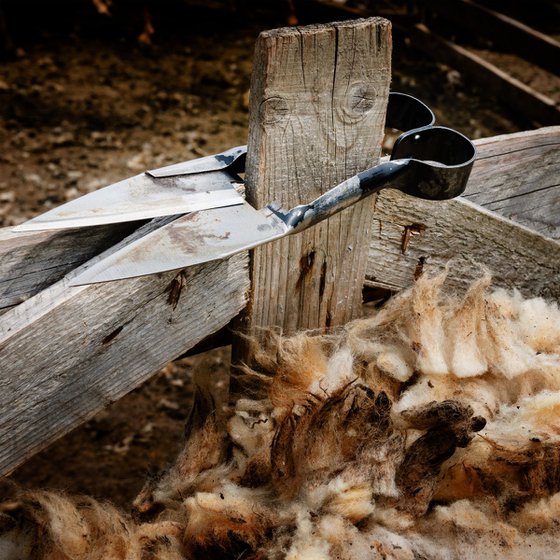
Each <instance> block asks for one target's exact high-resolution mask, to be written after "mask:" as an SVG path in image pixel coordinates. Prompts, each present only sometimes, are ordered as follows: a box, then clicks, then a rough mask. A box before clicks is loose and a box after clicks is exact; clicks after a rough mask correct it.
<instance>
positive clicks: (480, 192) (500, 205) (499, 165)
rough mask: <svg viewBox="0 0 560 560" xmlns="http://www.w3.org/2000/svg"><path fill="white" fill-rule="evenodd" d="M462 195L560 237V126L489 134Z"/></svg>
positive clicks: (481, 142) (479, 144)
mask: <svg viewBox="0 0 560 560" xmlns="http://www.w3.org/2000/svg"><path fill="white" fill-rule="evenodd" d="M475 144H476V147H477V152H478V154H477V159H476V163H475V165H474V169H473V172H472V175H471V178H470V180H469V183H468V185H467V190H466V191H465V193H464V195H463V197H464V198H466V199H468V200H470V201H471V202H475V203H476V204H479V205H481V206H484V207H485V208H486V209H488V210H492V211H494V212H496V213H497V214H499V215H500V216H503V217H504V218H510V219H511V220H513V221H514V222H516V223H519V224H522V225H525V226H527V227H529V228H530V229H532V230H533V231H536V232H538V233H541V234H542V235H544V236H546V237H549V238H551V239H559V240H560V126H550V127H546V128H540V129H537V130H530V131H524V132H516V133H514V134H503V135H501V136H493V137H491V138H484V139H481V140H477V141H476V142H475Z"/></svg>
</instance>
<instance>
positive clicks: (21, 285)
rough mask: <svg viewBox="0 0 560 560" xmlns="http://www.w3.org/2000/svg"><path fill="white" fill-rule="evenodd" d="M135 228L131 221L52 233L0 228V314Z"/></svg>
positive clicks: (135, 224)
mask: <svg viewBox="0 0 560 560" xmlns="http://www.w3.org/2000/svg"><path fill="white" fill-rule="evenodd" d="M138 227H139V223H138V222H134V223H128V224H118V225H109V226H99V227H91V228H79V229H72V230H64V231H56V232H53V231H41V232H30V233H14V232H13V231H12V230H11V228H2V229H0V313H2V312H3V311H6V310H7V309H9V308H10V307H13V306H14V305H17V304H19V303H21V302H22V301H25V300H26V299H28V298H30V297H31V296H33V295H35V294H36V293H38V292H40V291H41V290H43V289H44V288H47V287H48V286H50V285H51V284H54V283H55V282H57V281H58V280H60V279H61V278H62V277H63V276H64V275H65V274H66V273H67V272H69V271H71V270H73V269H74V268H76V267H78V266H80V265H81V264H83V263H85V262H86V261H88V260H89V259H91V258H93V257H94V256H95V255H98V254H99V253H101V252H102V251H104V250H106V249H108V248H109V247H111V246H112V245H115V243H118V242H119V241H121V240H122V239H124V238H125V237H126V236H127V235H130V234H131V233H132V232H133V231H134V230H135V229H137V228H138Z"/></svg>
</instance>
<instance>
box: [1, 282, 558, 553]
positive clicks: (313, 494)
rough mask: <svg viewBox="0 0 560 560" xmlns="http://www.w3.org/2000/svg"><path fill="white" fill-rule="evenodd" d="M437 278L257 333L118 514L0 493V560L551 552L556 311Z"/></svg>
mask: <svg viewBox="0 0 560 560" xmlns="http://www.w3.org/2000/svg"><path fill="white" fill-rule="evenodd" d="M444 284H445V275H437V276H433V277H430V276H428V275H424V276H422V277H421V278H420V279H419V280H418V281H417V282H416V284H415V285H414V286H413V288H411V289H410V290H408V291H406V292H403V293H401V294H400V295H398V296H396V297H395V298H393V299H392V300H391V301H389V302H388V303H387V304H386V305H385V306H384V307H383V308H382V309H381V310H380V311H379V312H377V313H376V314H375V315H373V316H372V317H369V318H366V319H362V320H358V321H354V322H352V323H349V324H348V325H347V326H346V327H345V328H344V329H342V330H341V331H339V332H336V333H333V334H330V335H328V336H326V335H313V334H310V333H301V334H298V335H296V336H294V337H291V338H283V337H280V336H277V335H275V334H274V333H269V336H268V337H267V340H266V341H265V343H264V344H263V346H262V347H261V348H260V350H257V351H256V353H255V360H254V363H252V364H251V367H249V366H247V367H244V368H242V369H243V374H244V378H243V380H244V382H245V384H246V387H247V391H246V392H245V394H244V397H243V398H239V399H238V400H237V402H236V403H235V404H234V405H233V406H231V407H222V406H217V405H216V403H215V402H214V400H213V398H212V397H211V396H210V394H209V393H208V391H207V390H206V389H199V390H198V391H197V394H196V397H195V403H194V406H193V410H192V412H191V415H190V418H189V422H188V426H187V439H186V443H185V446H184V449H183V451H182V453H181V454H180V455H179V457H178V459H177V462H176V464H175V465H173V466H171V467H170V468H169V469H168V470H167V471H165V472H163V473H161V474H160V475H159V476H158V477H155V478H153V479H151V480H149V481H148V482H147V483H146V485H145V487H144V489H143V490H142V492H141V493H140V495H139V496H138V497H137V499H136V500H135V502H134V506H135V510H136V513H137V516H136V517H135V519H134V520H133V519H132V518H131V517H129V516H127V515H124V514H123V513H121V512H119V511H117V510H116V509H114V508H112V507H111V506H109V505H107V504H99V503H97V502H95V501H94V500H92V499H90V498H83V497H68V496H65V495H61V494H56V493H50V492H30V491H24V490H21V489H19V488H17V487H15V486H10V485H6V488H5V492H4V496H5V498H4V502H3V504H2V505H1V506H0V511H1V512H2V513H0V532H2V533H3V537H2V538H0V556H1V557H2V558H7V559H10V560H11V559H16V558H18V559H19V558H21V559H27V558H37V559H45V560H59V559H60V560H67V559H83V560H90V559H97V558H99V559H101V558H122V559H142V560H146V559H154V560H155V559H170V560H171V559H178V558H187V559H191V558H193V559H194V558H201V559H202V558H205V559H206V558H244V559H248V558H253V559H268V558H270V559H281V558H282V559H283V558H286V559H288V560H298V559H302V560H303V559H306V560H323V559H324V560H327V559H334V558H337V559H348V560H354V559H355V560H361V559H366V558H367V559H372V558H384V559H394V560H413V559H415V558H426V559H438V560H439V559H441V560H444V559H445V560H448V559H449V560H452V559H459V558H460V559H473V560H474V559H475V558H476V559H479V558H486V559H491V558H496V559H498V558H508V559H514V560H515V559H522V558H523V559H524V558H527V557H532V558H545V557H546V558H560V522H559V521H558V520H559V518H560V517H559V516H560V414H559V413H560V310H559V308H558V306H557V305H556V304H554V303H551V302H545V301H544V300H542V299H524V298H523V297H522V296H521V295H520V294H518V293H510V292H506V291H504V290H497V291H493V292H492V291H490V280H489V278H487V277H484V278H482V279H481V280H479V281H478V282H476V283H474V284H473V285H472V286H471V287H470V288H469V289H468V290H467V292H466V293H465V294H463V295H462V296H461V297H459V296H456V295H454V296H453V295H449V294H446V293H445V291H444ZM139 519H142V520H141V521H140V520H139ZM2 547H3V548H2Z"/></svg>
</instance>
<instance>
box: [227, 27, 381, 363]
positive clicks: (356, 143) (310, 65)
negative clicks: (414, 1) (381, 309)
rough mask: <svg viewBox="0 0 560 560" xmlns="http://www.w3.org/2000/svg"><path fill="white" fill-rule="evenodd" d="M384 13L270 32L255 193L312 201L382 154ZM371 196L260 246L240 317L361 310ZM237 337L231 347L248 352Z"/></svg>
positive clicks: (255, 319) (269, 321)
mask: <svg viewBox="0 0 560 560" xmlns="http://www.w3.org/2000/svg"><path fill="white" fill-rule="evenodd" d="M390 57H391V25H390V23H389V22H388V21H387V20H384V19H381V18H369V19H361V20H354V21H346V22H340V23H333V24H328V25H313V26H308V27H300V28H287V29H278V30H273V31H268V32H264V33H262V34H261V35H260V36H259V38H258V41H257V45H256V50H255V63H254V70H253V78H252V84H251V102H250V106H251V114H250V120H249V148H248V158H247V173H246V186H247V197H248V199H249V201H250V202H251V203H252V204H253V205H255V206H256V207H263V206H264V205H266V204H267V203H270V202H273V201H276V202H279V203H281V204H282V205H283V206H284V207H286V208H291V207H293V206H295V205H297V204H301V203H304V202H309V201H311V200H312V199H314V198H316V197H317V196H319V195H320V194H322V193H323V192H325V191H326V190H328V189H329V188H331V187H333V186H335V185H336V184H338V183H339V182H341V181H343V180H344V179H346V178H348V177H350V176H351V175H353V174H355V173H357V172H359V171H361V170H363V169H365V168H367V167H370V166H372V165H375V164H376V163H377V162H378V159H379V155H380V146H381V141H382V138H383V131H384V121H385V110H386V105H387V99H388V92H389V82H390V77H391V76H390V67H391V61H390ZM373 203H374V201H373V198H370V199H366V200H365V201H363V202H362V203H360V204H357V205H355V206H354V207H352V208H349V209H347V210H345V211H344V212H342V213H340V214H338V215H336V216H334V217H332V218H331V219H329V220H327V221H325V222H322V223H321V224H319V225H317V226H315V227H314V228H311V229H310V230H307V231H305V232H303V233H301V234H298V235H294V236H290V237H288V238H285V239H283V240H280V241H278V242H275V243H272V244H269V245H266V246H264V247H261V248H259V249H257V250H255V251H254V253H253V258H252V272H251V280H252V297H251V301H250V304H249V306H248V308H247V311H246V313H245V315H244V317H243V318H242V320H241V321H240V324H239V325H238V328H240V330H242V331H245V332H250V333H253V334H254V333H255V329H257V328H258V327H281V328H282V330H283V332H284V333H293V332H294V331H296V330H297V329H309V328H328V327H332V326H334V325H341V324H343V323H345V322H347V321H348V320H350V319H352V318H353V317H356V316H357V315H359V314H360V312H361V294H362V286H363V281H364V276H365V266H366V261H367V250H368V243H367V239H369V237H370V233H369V229H370V227H371V223H372V215H373ZM238 350H239V348H238V349H237V350H236V351H235V352H234V354H235V353H237V354H238V355H237V357H236V358H234V359H246V358H247V356H243V351H241V352H239V351H238Z"/></svg>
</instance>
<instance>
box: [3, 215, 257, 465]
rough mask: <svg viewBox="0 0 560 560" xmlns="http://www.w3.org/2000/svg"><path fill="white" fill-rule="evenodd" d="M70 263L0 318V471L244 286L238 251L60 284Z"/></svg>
mask: <svg viewBox="0 0 560 560" xmlns="http://www.w3.org/2000/svg"><path fill="white" fill-rule="evenodd" d="M153 227H155V224H153V223H150V224H147V225H146V226H144V227H143V228H142V229H141V230H139V231H138V232H136V233H135V234H133V235H132V236H131V237H130V238H128V239H127V240H125V241H124V242H123V244H124V243H128V242H130V241H131V240H132V239H134V238H135V237H136V236H137V235H141V234H143V233H145V232H146V231H148V230H149V229H151V228H153ZM118 247H119V245H117V246H116V247H114V248H112V249H110V250H109V251H113V250H117V249H118ZM79 270H80V269H77V270H76V271H74V272H72V273H70V274H69V275H68V276H67V277H66V278H65V279H63V280H61V281H60V282H58V283H56V284H54V285H52V286H51V287H49V288H48V289H46V290H43V291H42V292H40V293H38V294H37V295H35V296H34V297H32V298H30V299H28V300H27V301H25V302H24V303H22V304H20V305H18V306H17V307H15V308H13V309H11V310H9V311H8V312H7V313H5V314H4V315H3V316H2V317H1V318H0V386H1V387H2V389H1V391H0V411H1V414H0V474H6V473H9V472H10V471H12V470H13V469H14V468H15V467H16V466H17V465H19V464H21V463H22V462H23V461H24V460H25V459H26V458H27V457H29V456H30V455H32V454H33V453H36V452H37V451H39V450H40V449H41V448H43V447H45V446H46V445H48V444H49V443H50V442H52V441H53V440H55V439H56V438H58V437H60V436H61V435H63V434H64V433H66V432H68V431H69V430H71V429H72V428H74V427H75V426H77V425H79V424H80V423H82V422H84V421H85V420H87V419H88V418H90V417H91V416H93V415H94V414H95V413H96V412H97V411H99V410H100V409H101V408H103V407H104V406H106V405H107V404H108V403H110V402H112V401H114V400H116V399H118V398H120V397H121V396H123V395H124V394H125V393H127V392H128V391H130V390H131V389H133V388H135V387H137V386H138V385H139V384H141V383H142V382H143V381H144V380H146V379H147V378H149V377H150V376H151V375H153V373H154V372H156V371H157V370H158V369H160V368H161V367H163V366H164V365H165V364H167V363H168V362H169V361H170V360H172V359H174V358H176V357H177V356H179V355H181V354H183V353H184V352H185V351H187V350H188V349H189V348H191V347H192V346H194V345H195V344H197V343H198V342H199V341H200V340H202V339H203V338H205V337H206V336H208V335H210V334H212V333H213V332H215V331H217V330H219V329H220V328H222V327H223V326H225V325H226V324H228V323H229V321H230V320H231V319H232V318H233V317H234V316H236V315H237V314H238V313H239V312H240V311H241V309H242V308H243V307H244V305H245V303H246V293H247V291H248V289H249V277H248V271H247V255H246V254H240V255H237V256H235V257H233V258H231V259H229V260H224V261H219V262H214V263H209V264H207V265H202V266H198V267H193V268H191V269H189V270H187V271H185V272H181V273H179V274H177V273H176V272H170V273H165V274H158V275H153V276H149V277H143V278H137V279H133V280H127V281H121V282H112V283H109V284H98V285H93V286H81V287H75V288H69V287H68V286H67V280H68V278H70V277H72V276H73V275H75V274H76V273H77V272H78V271H79Z"/></svg>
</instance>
